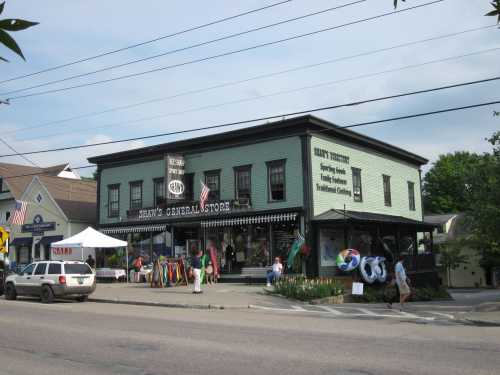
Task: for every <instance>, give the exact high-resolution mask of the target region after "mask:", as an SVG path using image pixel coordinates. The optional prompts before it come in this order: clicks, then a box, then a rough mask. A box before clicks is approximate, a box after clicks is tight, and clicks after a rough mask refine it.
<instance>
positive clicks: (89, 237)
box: [51, 227, 128, 275]
mask: <svg viewBox="0 0 500 375" xmlns="http://www.w3.org/2000/svg"><path fill="white" fill-rule="evenodd" d="M127 245H128V244H127V241H122V240H118V239H116V238H113V237H110V236H107V235H105V234H103V233H101V232H99V231H97V230H95V229H94V228H92V227H88V228H87V229H85V230H83V231H82V232H80V233H77V234H75V235H74V236H72V237H69V238H66V239H64V240H62V241H58V242H53V243H52V244H51V248H52V249H81V255H82V261H83V260H84V259H83V258H84V257H83V253H84V249H88V248H94V249H95V248H110V247H125V248H126V251H127V254H126V258H127V275H128V247H127Z"/></svg>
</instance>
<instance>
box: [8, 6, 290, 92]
mask: <svg viewBox="0 0 500 375" xmlns="http://www.w3.org/2000/svg"><path fill="white" fill-rule="evenodd" d="M291 1H292V0H285V1H280V2H278V3H274V4H270V5H267V6H264V7H261V8H256V9H251V10H249V11H246V12H243V13H238V14H235V15H233V16H229V17H225V18H221V19H219V20H215V21H212V22H209V23H205V24H202V25H198V26H193V27H190V28H187V29H184V30H181V31H177V32H174V33H172V34H168V35H163V36H159V37H157V38H154V39H150V40H146V41H143V42H139V43H136V44H132V45H130V46H127V47H122V48H118V49H115V50H111V51H108V52H103V53H100V54H97V55H94V56H89V57H84V58H82V59H79V60H75V61H72V62H69V63H65V64H61V65H57V66H53V67H51V68H47V69H43V70H40V71H37V72H33V73H29V74H24V75H20V76H17V77H12V78H9V79H6V80H3V81H0V84H2V83H6V82H12V81H16V80H19V79H23V78H27V77H32V76H35V75H39V74H42V73H47V72H51V71H54V70H58V69H61V68H65V67H68V66H72V65H75V64H80V63H82V62H86V61H90V60H95V59H98V58H100V57H104V56H109V55H112V54H115V53H118V52H122V51H126V50H129V49H132V48H136V47H141V46H144V45H147V44H151V43H155V42H158V41H160V40H163V39H167V38H172V37H174V36H178V35H182V34H186V33H189V32H191V31H195V30H200V29H203V28H206V27H209V26H213V25H216V24H219V23H223V22H226V21H230V20H234V19H236V18H240V17H243V16H247V15H249V14H253V13H257V12H261V11H263V10H267V9H270V8H274V7H277V6H279V5H283V4H286V3H289V2H291Z"/></svg>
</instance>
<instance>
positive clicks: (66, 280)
mask: <svg viewBox="0 0 500 375" xmlns="http://www.w3.org/2000/svg"><path fill="white" fill-rule="evenodd" d="M95 283H96V280H95V274H94V272H93V271H92V269H91V268H90V267H89V265H88V264H86V263H83V262H73V261H45V262H34V263H31V264H30V265H28V266H26V267H25V268H24V269H23V270H22V271H21V273H20V274H19V275H10V276H8V277H7V278H6V280H5V299H8V300H14V299H16V298H17V296H18V295H19V296H32V297H40V299H41V300H42V302H44V303H52V302H53V301H54V298H56V297H66V296H76V299H77V301H80V302H84V301H86V300H87V298H88V296H89V294H91V293H92V292H93V291H94V290H95V287H96V284H95Z"/></svg>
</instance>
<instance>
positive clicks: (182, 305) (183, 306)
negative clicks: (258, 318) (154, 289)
mask: <svg viewBox="0 0 500 375" xmlns="http://www.w3.org/2000/svg"><path fill="white" fill-rule="evenodd" d="M88 301H89V302H95V303H111V304H116V305H133V306H150V307H166V308H174V309H195V310H226V309H238V308H243V307H236V306H224V305H215V304H213V305H212V304H206V305H200V304H197V305H196V304H187V303H186V304H185V303H162V302H139V301H127V300H116V299H104V298H89V299H88Z"/></svg>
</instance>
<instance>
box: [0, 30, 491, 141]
mask: <svg viewBox="0 0 500 375" xmlns="http://www.w3.org/2000/svg"><path fill="white" fill-rule="evenodd" d="M496 27H497V25H490V26H483V27H478V28H472V29H466V30H462V31H459V32H456V33H451V34H444V35H439V36H435V37H431V38H426V39H420V40H416V41H411V42H406V43H402V44H396V45H393V46H390V47H386V48H381V49H376V50H370V51H366V52H361V53H358V54H355V55H349V56H343V57H338V58H335V59H329V60H325V61H321V62H318V63H313V64H307V65H302V66H298V67H295V68H290V69H286V70H281V71H276V72H271V73H266V74H262V75H257V76H253V77H249V78H245V79H242V80H237V81H231V82H225V83H221V84H217V85H214V86H208V87H203V88H199V89H193V90H188V91H183V92H180V93H177V94H173V95H169V96H164V97H160V98H154V99H149V100H145V101H141V102H136V103H131V104H126V105H122V106H117V107H112V108H108V109H105V110H102V111H95V112H88V113H83V114H80V115H76V116H72V117H67V118H63V119H60V120H54V121H49V122H45V123H41V124H37V125H31V126H26V127H24V128H20V129H17V130H13V131H8V132H4V133H3V134H14V133H19V132H21V131H25V130H29V129H36V128H42V127H46V126H50V125H57V124H62V123H66V122H69V121H74V120H80V119H84V118H89V117H95V116H99V115H103V114H107V113H112V112H117V111H121V110H126V109H130V108H136V107H140V106H143V105H147V104H152V103H158V102H163V101H167V100H170V99H175V98H179V97H182V96H188V95H193V94H199V93H203V92H207V91H212V90H216V89H219V88H225V87H230V86H235V85H239V84H242V83H246V82H251V81H254V80H259V79H264V78H271V77H275V76H278V75H283V74H287V73H292V72H297V71H301V70H306V69H311V68H316V67H319V66H322V65H327V64H333V63H336V62H341V61H346V60H350V59H355V58H358V57H365V56H370V55H373V54H376V53H381V52H387V51H392V50H395V49H399V48H403V47H409V46H413V45H417V44H421V43H427V42H430V41H436V40H440V39H445V38H450V37H454V36H459V35H463V34H466V33H471V32H476V31H484V30H487V29H491V28H496Z"/></svg>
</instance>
